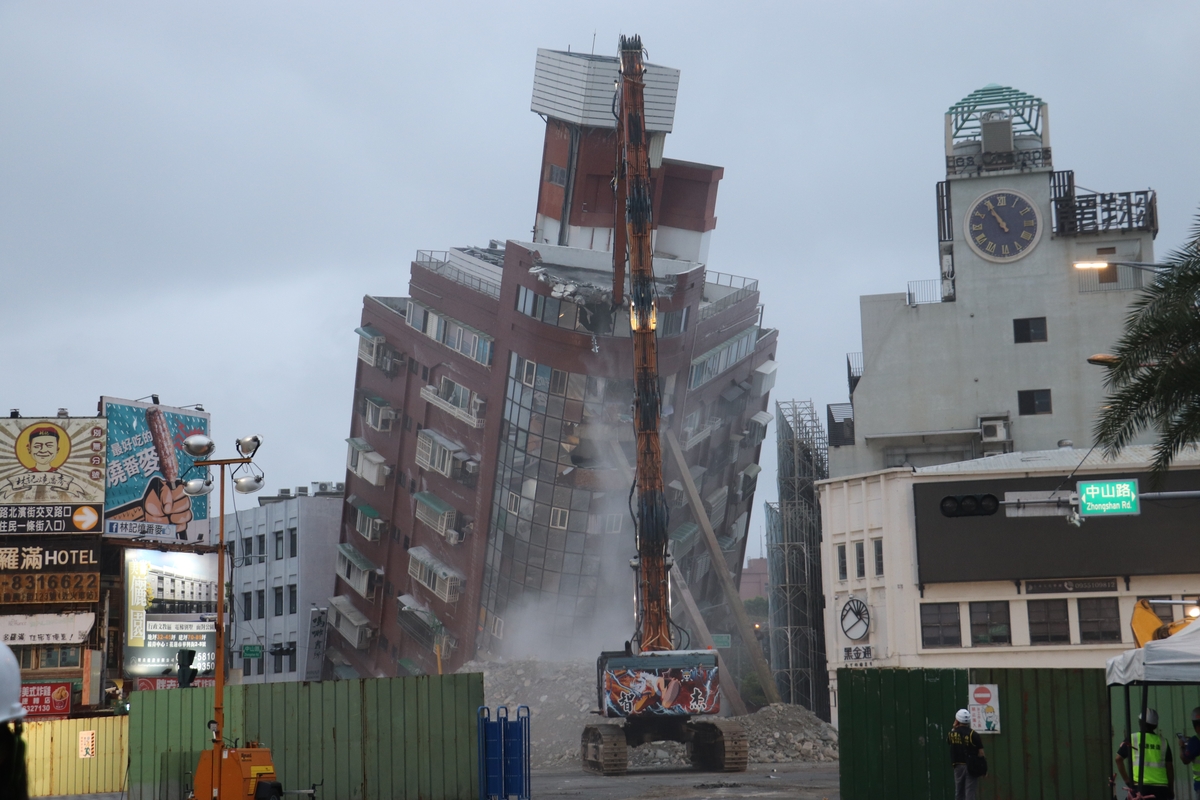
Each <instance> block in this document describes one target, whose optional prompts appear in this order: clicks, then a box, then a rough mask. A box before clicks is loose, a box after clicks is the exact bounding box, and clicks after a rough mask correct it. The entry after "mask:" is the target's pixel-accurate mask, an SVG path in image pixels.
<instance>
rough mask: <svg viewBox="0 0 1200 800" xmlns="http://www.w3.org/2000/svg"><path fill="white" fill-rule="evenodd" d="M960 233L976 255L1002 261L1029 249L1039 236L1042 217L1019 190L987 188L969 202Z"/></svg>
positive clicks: (1014, 259) (1016, 257)
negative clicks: (995, 190) (961, 232)
mask: <svg viewBox="0 0 1200 800" xmlns="http://www.w3.org/2000/svg"><path fill="white" fill-rule="evenodd" d="M963 234H964V235H965V236H966V237H967V242H968V243H969V244H970V245H971V247H972V248H973V249H974V250H975V253H976V254H977V255H978V256H979V257H980V258H984V259H987V260H988V261H994V262H996V263H998V264H1005V263H1008V262H1010V261H1016V260H1017V259H1019V258H1021V257H1023V256H1026V255H1028V254H1029V252H1030V251H1031V250H1033V248H1034V247H1035V246H1036V245H1037V243H1038V240H1039V239H1041V238H1042V218H1041V215H1040V214H1039V213H1038V210H1037V206H1035V205H1034V204H1033V202H1032V201H1031V200H1030V199H1029V198H1028V197H1026V196H1025V195H1023V194H1021V193H1020V192H1014V191H1012V190H1011V189H1005V190H1003V191H998V192H988V193H987V194H985V195H984V196H983V197H980V198H979V199H978V200H976V201H975V202H974V203H972V204H971V210H970V211H968V212H967V216H966V218H965V219H964V220H963Z"/></svg>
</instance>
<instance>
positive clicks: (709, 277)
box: [700, 270, 758, 320]
mask: <svg viewBox="0 0 1200 800" xmlns="http://www.w3.org/2000/svg"><path fill="white" fill-rule="evenodd" d="M704 282H705V283H706V284H713V285H715V286H728V287H730V288H732V289H734V290H735V291H732V292H730V293H729V294H727V295H725V296H724V297H720V298H717V299H716V300H714V301H713V302H711V303H708V304H707V305H702V306H700V319H701V320H706V319H708V318H709V317H711V316H713V315H715V314H719V313H721V312H722V311H724V310H725V309H727V308H729V307H730V306H732V305H736V304H737V303H738V302H740V301H742V300H745V299H746V298H747V297H749V296H750V295H752V294H754V293H755V292H757V291H758V281H757V280H755V279H753V278H744V277H742V276H741V275H729V274H727V273H724V272H713V271H712V270H707V271H705V273H704Z"/></svg>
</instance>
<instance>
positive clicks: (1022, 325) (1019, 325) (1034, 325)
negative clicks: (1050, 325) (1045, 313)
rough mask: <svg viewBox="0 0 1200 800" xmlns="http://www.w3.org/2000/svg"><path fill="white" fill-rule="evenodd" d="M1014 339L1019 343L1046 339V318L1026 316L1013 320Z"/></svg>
mask: <svg viewBox="0 0 1200 800" xmlns="http://www.w3.org/2000/svg"><path fill="white" fill-rule="evenodd" d="M1013 341H1014V342H1015V343H1017V344H1028V343H1029V342H1044V341H1046V318H1045V317H1026V318H1025V319H1014V320H1013Z"/></svg>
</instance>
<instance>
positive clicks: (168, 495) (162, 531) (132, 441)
mask: <svg viewBox="0 0 1200 800" xmlns="http://www.w3.org/2000/svg"><path fill="white" fill-rule="evenodd" d="M100 406H101V408H102V409H103V413H104V417H105V419H106V420H107V421H108V449H107V454H108V462H107V466H106V468H105V493H104V520H105V526H104V533H105V535H108V536H125V537H139V538H151V539H169V540H172V541H192V542H195V541H200V540H202V539H203V538H204V536H205V535H206V534H207V532H208V522H207V520H208V497H207V496H204V495H201V496H200V497H188V496H187V495H186V494H184V492H183V481H184V479H185V477H191V478H195V477H200V476H201V474H202V473H201V472H200V471H199V470H196V471H193V472H192V473H191V474H190V475H189V474H188V471H189V470H191V468H192V463H193V461H194V459H193V458H192V457H191V456H189V455H188V454H187V453H185V452H184V451H183V440H184V439H186V438H187V437H189V436H191V435H192V434H194V433H200V434H204V435H205V436H207V435H208V420H209V415H208V414H207V413H205V412H203V411H192V410H190V409H188V410H185V409H181V408H172V407H170V406H161V405H156V404H150V403H138V402H135V401H133V400H119V399H116V398H112V397H101V398H100Z"/></svg>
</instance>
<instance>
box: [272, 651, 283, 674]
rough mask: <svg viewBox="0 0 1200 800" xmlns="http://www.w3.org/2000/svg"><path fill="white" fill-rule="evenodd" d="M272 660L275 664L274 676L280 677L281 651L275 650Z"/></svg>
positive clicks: (281, 670)
mask: <svg viewBox="0 0 1200 800" xmlns="http://www.w3.org/2000/svg"><path fill="white" fill-rule="evenodd" d="M273 660H274V661H275V664H274V667H275V674H276V675H282V674H283V651H282V650H276V651H275V653H274V654H273Z"/></svg>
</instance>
